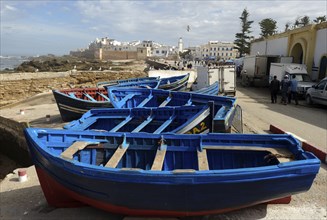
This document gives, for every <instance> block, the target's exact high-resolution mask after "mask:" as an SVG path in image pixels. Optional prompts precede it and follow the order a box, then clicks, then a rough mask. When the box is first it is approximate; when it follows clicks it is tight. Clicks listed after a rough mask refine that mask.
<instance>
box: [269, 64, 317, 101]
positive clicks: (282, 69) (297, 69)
mask: <svg viewBox="0 0 327 220" xmlns="http://www.w3.org/2000/svg"><path fill="white" fill-rule="evenodd" d="M285 75H288V76H289V79H290V80H291V79H292V78H293V75H295V79H296V80H297V81H298V85H297V92H298V94H299V96H300V97H304V96H305V93H306V91H307V90H308V89H309V88H310V87H312V86H313V85H314V84H315V82H313V81H312V80H311V78H310V76H309V74H308V72H307V66H306V65H305V64H297V63H271V64H270V73H269V79H270V81H271V80H272V79H273V77H274V76H277V79H278V80H279V81H281V80H283V78H284V76H285Z"/></svg>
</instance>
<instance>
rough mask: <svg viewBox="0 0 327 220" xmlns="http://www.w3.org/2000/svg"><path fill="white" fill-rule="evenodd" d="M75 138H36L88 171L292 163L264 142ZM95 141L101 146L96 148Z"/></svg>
mask: <svg viewBox="0 0 327 220" xmlns="http://www.w3.org/2000/svg"><path fill="white" fill-rule="evenodd" d="M77 136H78V135H77ZM77 136H76V135H72V134H70V135H58V134H57V135H55V134H53V135H50V134H42V133H40V134H39V138H40V139H42V142H43V143H44V144H46V143H47V146H46V148H47V150H48V151H50V152H51V153H52V154H54V155H55V156H59V157H61V158H64V159H66V160H71V161H74V162H77V161H78V162H81V163H83V164H85V165H86V166H88V165H94V166H102V167H110V168H117V169H130V170H131V169H137V170H153V171H174V172H195V171H203V170H207V171H208V170H225V169H240V168H253V167H264V166H270V165H277V164H279V163H281V162H288V161H291V160H294V157H293V155H294V153H291V152H290V150H289V148H288V146H287V144H286V145H285V144H278V143H277V142H276V141H270V142H269V141H267V140H262V141H260V140H254V141H246V142H245V141H240V140H234V141H233V140H232V141H228V142H227V141H225V142H221V141H218V142H217V141H214V140H213V139H212V140H207V141H205V142H204V141H202V140H201V138H194V136H193V135H192V137H191V138H185V139H182V140H181V139H174V138H168V139H163V138H162V136H161V139H160V135H157V136H156V137H158V138H157V139H155V138H144V137H142V138H140V137H138V136H137V135H136V137H134V138H126V136H125V134H122V133H120V135H118V133H116V134H115V136H110V137H108V136H106V137H102V138H103V139H93V138H92V139H90V138H87V136H89V135H87V134H84V135H80V136H79V139H76V138H77ZM187 136H189V135H187ZM189 137H190V136H189ZM97 138H101V137H97ZM69 139H71V140H73V139H74V140H75V141H74V142H72V141H69ZM83 139H84V140H83ZM64 140H65V141H64ZM98 141H100V142H102V143H100V144H99V142H98ZM50 143H51V144H50ZM205 143H208V145H206V144H205ZM209 143H210V144H209ZM213 143H215V145H214V146H213V145H212V144H213ZM242 143H243V144H242ZM234 144H235V145H238V146H234ZM242 145H243V146H242ZM274 145H276V146H274ZM278 145H281V146H278ZM283 145H284V146H283ZM265 146H267V147H265ZM278 155H279V156H278ZM280 155H282V156H280Z"/></svg>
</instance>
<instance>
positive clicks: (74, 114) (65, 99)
mask: <svg viewBox="0 0 327 220" xmlns="http://www.w3.org/2000/svg"><path fill="white" fill-rule="evenodd" d="M53 95H54V97H55V100H56V102H57V106H58V109H59V112H60V115H61V118H62V120H63V121H65V122H68V121H72V120H76V119H79V118H80V117H81V116H82V115H83V114H84V113H86V112H87V111H89V110H91V109H93V108H112V107H113V106H112V104H111V103H110V102H109V101H96V102H94V101H89V100H83V99H79V98H74V97H70V96H69V95H67V94H64V93H62V92H60V91H57V90H54V91H53Z"/></svg>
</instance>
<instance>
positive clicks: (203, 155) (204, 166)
mask: <svg viewBox="0 0 327 220" xmlns="http://www.w3.org/2000/svg"><path fill="white" fill-rule="evenodd" d="M197 152H198V166H199V170H209V164H208V158H207V150H206V149H203V150H202V151H199V150H198V151H197Z"/></svg>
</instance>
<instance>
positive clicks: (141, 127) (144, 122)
mask: <svg viewBox="0 0 327 220" xmlns="http://www.w3.org/2000/svg"><path fill="white" fill-rule="evenodd" d="M153 119H154V117H153V116H149V117H148V118H147V119H146V120H145V121H143V122H142V123H141V124H140V125H139V126H137V127H136V128H135V129H134V130H133V131H132V132H131V133H136V132H139V131H141V130H142V129H143V128H144V127H145V126H147V125H148V124H150V123H151V121H152V120H153Z"/></svg>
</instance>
